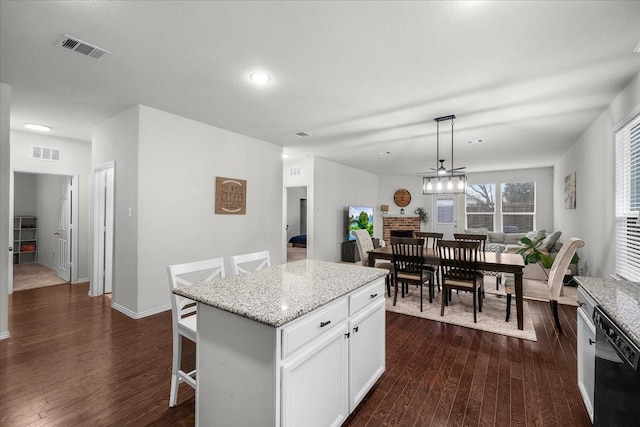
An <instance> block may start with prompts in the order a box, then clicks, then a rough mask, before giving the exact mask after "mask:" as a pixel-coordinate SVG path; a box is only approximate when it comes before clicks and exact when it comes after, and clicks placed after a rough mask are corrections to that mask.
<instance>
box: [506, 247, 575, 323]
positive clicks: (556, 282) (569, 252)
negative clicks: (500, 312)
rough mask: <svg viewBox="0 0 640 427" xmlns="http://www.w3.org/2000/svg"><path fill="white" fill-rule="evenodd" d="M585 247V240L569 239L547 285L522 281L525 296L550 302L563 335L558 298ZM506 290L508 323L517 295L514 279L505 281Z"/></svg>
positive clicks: (559, 255)
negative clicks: (572, 265)
mask: <svg viewBox="0 0 640 427" xmlns="http://www.w3.org/2000/svg"><path fill="white" fill-rule="evenodd" d="M583 246H584V240H582V239H578V238H577V237H571V238H569V239H567V241H566V242H564V243H563V244H562V247H561V248H560V251H559V252H558V255H556V257H555V258H554V260H553V264H552V265H551V270H550V271H549V279H548V280H547V282H546V283H545V282H542V281H539V280H530V279H522V295H523V296H528V297H533V298H536V299H544V300H548V301H549V304H551V310H552V311H553V318H554V320H555V323H556V328H557V329H558V332H560V333H562V326H560V318H559V317H558V298H559V297H560V295H562V287H563V286H564V283H563V279H564V276H565V274H566V272H567V269H568V268H569V263H570V262H571V259H572V258H573V255H574V254H575V253H576V250H578V248H581V247H583ZM504 289H505V292H506V293H507V317H506V319H505V321H506V322H508V321H509V317H510V315H511V295H513V294H515V293H516V292H515V282H514V279H513V278H507V279H506V280H505V286H504Z"/></svg>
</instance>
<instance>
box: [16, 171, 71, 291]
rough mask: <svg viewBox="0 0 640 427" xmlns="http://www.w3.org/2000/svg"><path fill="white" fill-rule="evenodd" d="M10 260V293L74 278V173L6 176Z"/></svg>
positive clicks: (68, 281) (61, 282)
mask: <svg viewBox="0 0 640 427" xmlns="http://www.w3.org/2000/svg"><path fill="white" fill-rule="evenodd" d="M10 181H11V182H10V206H9V211H10V215H11V216H12V218H13V220H12V223H13V227H12V230H11V234H12V235H13V241H12V248H13V252H12V260H11V261H12V262H11V263H10V268H9V270H10V271H9V275H8V276H9V286H8V291H9V293H12V292H13V291H19V290H25V289H33V288H39V287H45V286H54V285H60V284H63V283H74V282H75V281H77V276H78V274H77V272H76V271H75V268H74V266H75V265H77V256H78V253H77V248H78V238H77V234H78V233H77V229H76V224H77V223H78V200H77V190H76V189H77V182H78V176H77V175H58V174H48V173H41V172H31V171H20V170H16V171H13V173H12V174H11V175H10Z"/></svg>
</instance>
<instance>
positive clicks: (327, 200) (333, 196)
mask: <svg viewBox="0 0 640 427" xmlns="http://www.w3.org/2000/svg"><path fill="white" fill-rule="evenodd" d="M314 186H315V189H314V210H313V214H311V212H312V211H308V212H309V216H313V217H314V225H313V227H314V228H313V236H314V239H315V243H314V254H313V258H314V259H319V260H324V261H340V245H341V243H342V242H344V241H346V240H347V229H346V215H347V214H346V212H347V208H348V206H349V205H360V206H375V207H376V211H378V210H379V209H380V206H378V203H379V202H378V176H377V175H374V174H372V173H369V172H364V171H361V170H359V169H354V168H351V167H348V166H344V165H341V164H338V163H334V162H331V161H328V160H324V159H320V158H316V159H315V161H314ZM379 218H380V217H379V216H377V217H376V218H375V219H374V221H375V222H374V236H375V237H379V236H380V235H381V234H382V224H381V221H380V220H379ZM307 256H309V255H307Z"/></svg>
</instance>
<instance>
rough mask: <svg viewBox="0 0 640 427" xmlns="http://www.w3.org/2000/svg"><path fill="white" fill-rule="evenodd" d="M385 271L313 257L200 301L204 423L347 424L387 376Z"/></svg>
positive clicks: (208, 287)
mask: <svg viewBox="0 0 640 427" xmlns="http://www.w3.org/2000/svg"><path fill="white" fill-rule="evenodd" d="M385 274H386V270H381V269H376V268H369V267H362V266H355V265H350V264H338V263H331V262H323V261H313V260H305V261H299V262H295V263H290V264H284V265H281V266H276V267H272V268H269V269H264V270H260V271H258V272H256V273H252V274H248V275H244V276H234V277H229V278H226V279H216V280H213V281H211V282H207V283H202V284H198V285H195V286H193V287H191V288H188V289H186V290H182V291H178V293H180V295H183V296H186V297H189V298H192V299H194V300H196V301H198V343H197V356H196V372H197V374H196V381H197V388H196V424H197V425H199V426H322V427H326V426H339V425H341V424H342V423H343V422H344V420H345V419H346V418H347V416H348V415H349V414H350V413H351V412H352V411H353V410H354V409H355V408H356V406H357V405H358V403H359V402H360V401H361V400H362V398H363V397H364V396H365V395H366V394H367V392H368V391H369V390H370V389H371V387H372V386H373V385H374V384H375V382H376V381H377V379H378V378H379V377H380V376H381V375H382V373H383V372H384V369H385V307H384V290H385V285H384V275H385Z"/></svg>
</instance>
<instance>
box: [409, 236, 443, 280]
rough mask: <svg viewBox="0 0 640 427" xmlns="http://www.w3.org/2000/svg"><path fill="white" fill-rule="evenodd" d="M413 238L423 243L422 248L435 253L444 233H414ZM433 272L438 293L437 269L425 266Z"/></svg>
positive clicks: (438, 277)
mask: <svg viewBox="0 0 640 427" xmlns="http://www.w3.org/2000/svg"><path fill="white" fill-rule="evenodd" d="M413 237H414V238H416V239H422V240H423V241H424V247H425V248H428V249H433V250H434V251H437V248H438V242H439V241H440V240H442V238H443V237H444V233H435V232H430V231H414V232H413ZM427 268H430V269H432V270H433V271H434V273H435V275H436V285H438V291H440V274H439V269H438V268H436V267H433V266H427Z"/></svg>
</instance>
